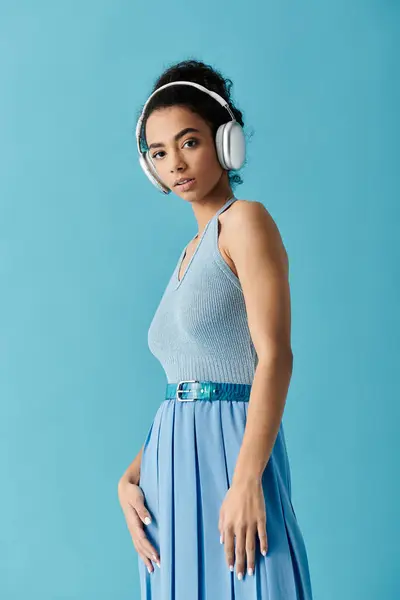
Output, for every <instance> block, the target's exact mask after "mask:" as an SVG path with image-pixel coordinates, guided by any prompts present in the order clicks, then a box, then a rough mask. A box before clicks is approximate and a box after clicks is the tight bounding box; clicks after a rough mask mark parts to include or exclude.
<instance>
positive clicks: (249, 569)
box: [247, 567, 253, 575]
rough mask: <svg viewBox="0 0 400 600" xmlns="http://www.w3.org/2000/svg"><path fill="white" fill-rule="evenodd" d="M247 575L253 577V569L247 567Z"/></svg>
mask: <svg viewBox="0 0 400 600" xmlns="http://www.w3.org/2000/svg"><path fill="white" fill-rule="evenodd" d="M247 573H248V574H249V575H253V569H252V568H251V567H249V568H248V569H247Z"/></svg>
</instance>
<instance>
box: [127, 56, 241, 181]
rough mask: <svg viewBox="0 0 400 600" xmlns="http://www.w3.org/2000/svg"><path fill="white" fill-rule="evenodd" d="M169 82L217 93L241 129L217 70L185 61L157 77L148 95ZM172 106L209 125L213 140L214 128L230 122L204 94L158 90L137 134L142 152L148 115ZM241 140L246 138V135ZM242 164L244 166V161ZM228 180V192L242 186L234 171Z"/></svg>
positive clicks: (186, 88) (228, 88) (186, 89)
mask: <svg viewBox="0 0 400 600" xmlns="http://www.w3.org/2000/svg"><path fill="white" fill-rule="evenodd" d="M172 81H193V82H195V83H199V84H201V85H203V86H204V87H206V88H207V89H209V90H212V91H214V92H217V94H219V95H220V96H222V98H224V99H225V100H226V101H227V102H228V104H229V108H230V109H231V111H232V113H233V114H234V116H235V119H236V121H237V122H238V123H240V125H241V126H242V127H243V126H244V122H243V116H242V112H241V111H240V110H239V109H238V108H237V107H235V106H234V105H233V103H232V100H231V88H232V85H233V83H232V80H231V79H228V78H224V77H223V76H222V74H221V73H220V71H218V70H217V69H215V68H213V67H211V66H210V65H207V64H205V63H204V62H201V61H199V60H195V59H188V60H184V61H181V62H178V63H175V64H172V65H170V66H169V67H168V68H167V69H166V70H165V71H164V72H163V73H162V74H161V75H160V77H158V79H157V80H156V82H155V84H154V86H153V89H152V91H151V93H153V92H155V91H156V90H157V89H158V88H159V87H161V86H163V85H165V84H166V83H170V82H172ZM150 95H151V94H149V96H150ZM175 105H181V106H185V107H186V108H189V109H190V110H191V111H193V112H194V113H197V114H198V115H199V116H200V117H202V118H203V119H204V120H205V121H206V122H207V123H208V124H209V126H210V128H211V131H212V135H213V137H214V138H215V135H216V132H217V129H218V127H219V126H220V125H222V124H223V123H227V122H228V121H229V120H230V117H229V114H228V111H227V110H226V109H225V108H223V107H222V106H221V105H220V104H218V102H216V100H215V99H214V98H212V97H211V96H209V95H208V94H205V93H204V92H202V91H200V90H198V89H197V88H195V87H193V86H185V85H177V86H170V87H168V88H165V89H164V90H161V91H160V92H159V93H158V94H155V96H154V97H153V98H152V99H151V100H150V102H149V104H148V105H147V108H146V112H145V114H144V118H143V122H142V129H141V132H140V138H141V141H143V142H144V143H145V145H146V149H147V143H146V139H145V135H144V132H145V126H146V121H147V119H148V118H149V116H150V114H151V113H152V112H153V111H154V110H156V109H159V108H165V107H168V106H175ZM143 106H144V105H143ZM143 106H142V108H141V110H140V111H139V113H138V115H137V119H139V117H140V114H141V112H142V110H143ZM245 137H248V136H247V135H246V132H245ZM244 164H246V160H245V163H244ZM243 166H244V165H243ZM243 166H242V168H243ZM228 178H229V183H230V186H231V187H232V189H233V188H234V187H235V186H236V185H239V184H242V183H243V181H242V178H241V177H240V175H238V174H237V171H235V172H234V171H228Z"/></svg>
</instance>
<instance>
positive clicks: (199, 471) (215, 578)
mask: <svg viewBox="0 0 400 600" xmlns="http://www.w3.org/2000/svg"><path fill="white" fill-rule="evenodd" d="M247 410H248V402H244V401H227V400H213V401H211V402H210V401H202V400H201V401H196V402H178V401H176V400H173V399H167V400H164V401H163V402H162V403H161V404H160V406H159V408H158V410H157V412H156V414H155V417H154V420H153V422H152V424H151V427H150V429H149V431H148V434H147V436H146V439H145V443H144V447H143V453H142V461H141V473H140V483H139V485H140V487H141V489H142V490H143V493H144V495H145V502H146V506H147V508H148V510H149V511H150V514H151V516H152V522H151V523H150V525H147V526H146V525H144V529H145V532H146V534H147V536H148V538H149V540H150V542H151V543H152V544H153V545H154V546H155V548H156V549H157V551H158V552H159V554H160V568H158V567H157V566H156V565H155V563H153V564H154V571H153V572H152V573H149V572H148V570H147V568H146V565H145V564H144V562H143V560H142V559H141V558H140V556H139V555H138V561H139V562H138V564H139V577H140V588H141V600H312V593H311V582H310V574H309V568H308V560H307V554H306V548H305V544H304V541H303V536H302V533H301V530H300V527H299V524H298V522H297V519H296V515H295V512H294V509H293V506H292V502H291V481H290V468H289V461H288V455H287V450H286V444H285V438H284V431H283V424H282V423H281V426H280V429H279V433H278V436H277V439H276V442H275V445H274V448H273V451H272V453H271V456H270V459H269V461H268V464H267V466H266V468H265V470H264V473H263V477H262V483H263V491H264V497H265V502H266V516H267V526H266V529H267V541H268V552H267V554H266V556H263V555H262V554H261V552H260V547H259V540H258V536H257V535H256V562H255V570H254V574H253V575H248V574H247V571H246V569H245V571H244V575H243V579H242V580H239V579H238V578H237V575H236V565H235V570H234V571H233V572H231V571H230V570H229V567H228V565H227V562H226V558H225V548H224V545H223V544H221V543H220V532H219V529H218V521H219V511H220V507H221V504H222V502H223V500H224V498H225V495H226V493H227V491H228V489H229V487H230V484H231V481H232V476H233V472H234V469H235V464H236V460H237V457H238V454H239V450H240V446H241V443H242V438H243V434H244V429H245V425H246V419H247Z"/></svg>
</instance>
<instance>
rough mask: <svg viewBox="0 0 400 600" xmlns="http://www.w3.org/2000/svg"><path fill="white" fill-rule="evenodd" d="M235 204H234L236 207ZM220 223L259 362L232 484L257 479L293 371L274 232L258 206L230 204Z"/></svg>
mask: <svg viewBox="0 0 400 600" xmlns="http://www.w3.org/2000/svg"><path fill="white" fill-rule="evenodd" d="M236 204H237V206H235V205H236ZM235 205H234V206H233V207H232V209H236V210H232V209H231V210H229V211H228V212H229V223H228V219H226V221H225V224H226V228H225V236H224V241H225V244H224V246H225V248H224V249H225V251H226V252H227V254H228V255H229V256H230V258H231V259H232V261H233V262H234V264H235V268H236V270H237V273H238V277H239V279H240V282H241V286H242V289H243V295H244V300H245V303H246V311H247V317H248V324H249V330H250V334H251V337H252V340H253V342H254V346H255V349H256V352H257V357H258V364H257V368H256V372H255V376H254V380H253V383H252V389H251V395H250V402H249V408H248V414H247V425H246V429H245V433H244V437H243V441H242V447H241V450H240V454H239V457H238V460H237V464H236V468H235V472H234V477H233V481H234V482H235V483H236V482H242V483H244V484H245V483H246V482H247V481H248V480H252V479H257V480H259V479H261V476H262V474H263V471H264V469H265V466H266V464H267V462H268V460H269V457H270V454H271V451H272V449H273V446H274V443H275V439H276V436H277V434H278V431H279V426H280V422H281V418H282V415H283V411H284V406H285V402H286V395H287V392H288V388H289V384H290V379H291V375H292V367H293V355H292V350H291V340H290V337H291V336H290V329H291V315H290V312H291V309H290V290H289V281H288V279H289V276H288V274H289V263H288V258H287V253H286V250H285V247H284V245H283V243H282V239H281V236H280V233H279V231H278V228H277V226H276V224H275V222H274V220H273V218H272V217H271V215H270V214H269V212H268V211H267V209H266V208H265V207H264V205H263V204H262V203H260V202H248V201H246V202H239V203H235Z"/></svg>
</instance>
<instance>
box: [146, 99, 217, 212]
mask: <svg viewBox="0 0 400 600" xmlns="http://www.w3.org/2000/svg"><path fill="white" fill-rule="evenodd" d="M145 139H146V142H147V146H148V148H149V157H150V159H151V161H152V162H153V164H154V167H155V169H156V171H157V174H158V176H159V178H160V179H161V180H162V182H163V183H164V184H165V185H166V186H167V187H168V188H169V189H171V190H172V191H173V192H175V193H176V194H177V195H178V196H181V197H182V198H185V199H190V200H194V199H197V200H199V199H202V198H205V197H206V196H207V195H208V194H209V193H210V192H211V191H213V190H214V188H216V187H217V185H218V184H220V185H221V184H223V187H224V188H225V187H226V185H227V182H228V177H227V175H228V173H227V171H226V170H225V169H223V168H222V167H221V165H220V164H219V161H218V158H217V153H216V149H215V142H214V138H213V136H212V133H211V129H210V127H209V125H208V124H207V123H206V121H204V120H203V119H202V118H201V117H200V116H199V115H197V114H195V113H193V112H192V111H190V110H189V109H187V108H185V107H182V106H171V107H167V108H161V109H157V110H154V111H153V112H152V113H151V114H150V116H149V118H148V119H147V122H146V127H145ZM182 177H184V178H190V179H191V178H194V179H195V181H194V182H193V184H192V185H191V187H189V188H188V189H185V187H183V186H181V185H176V180H177V179H181V178H182ZM222 177H223V181H220V180H221V178H222Z"/></svg>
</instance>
